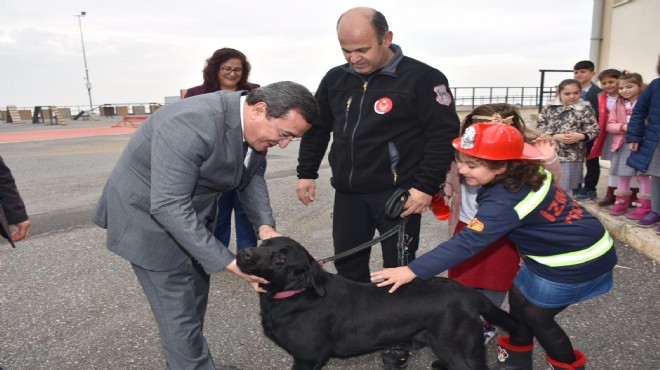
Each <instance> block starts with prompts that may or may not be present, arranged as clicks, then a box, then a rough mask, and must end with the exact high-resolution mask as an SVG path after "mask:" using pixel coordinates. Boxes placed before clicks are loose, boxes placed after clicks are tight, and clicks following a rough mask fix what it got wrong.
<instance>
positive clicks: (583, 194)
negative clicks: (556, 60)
mask: <svg viewBox="0 0 660 370" xmlns="http://www.w3.org/2000/svg"><path fill="white" fill-rule="evenodd" d="M595 76H596V66H594V63H593V62H591V61H590V60H582V61H579V62H577V63H575V66H573V78H575V79H576V80H578V81H579V82H580V87H581V92H580V97H581V98H582V99H583V100H585V101H587V102H589V104H590V105H591V109H593V110H594V113H595V115H596V121H598V120H599V112H598V95H599V94H600V93H601V92H603V90H602V89H601V88H600V87H598V86H597V85H596V84H594V83H593V79H594V77H595ZM603 133H604V130H601V131H600V133H599V135H602V134H603ZM594 139H595V138H594ZM592 145H594V141H593V140H592V141H588V142H586V143H585V148H586V150H587V154H589V152H591V149H592ZM585 164H586V168H587V174H586V175H584V187H580V188H579V189H578V193H577V194H576V195H575V199H576V200H586V199H592V200H595V199H596V198H597V194H596V186H597V185H598V180H599V179H600V162H599V160H598V157H597V156H596V157H587V159H586V160H585Z"/></svg>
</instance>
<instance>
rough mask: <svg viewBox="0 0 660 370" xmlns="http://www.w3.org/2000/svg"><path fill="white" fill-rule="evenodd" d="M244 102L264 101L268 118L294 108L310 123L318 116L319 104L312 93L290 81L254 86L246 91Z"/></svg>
mask: <svg viewBox="0 0 660 370" xmlns="http://www.w3.org/2000/svg"><path fill="white" fill-rule="evenodd" d="M246 102H247V103H248V105H255V104H257V103H259V102H264V103H266V117H268V118H280V117H283V116H286V115H287V114H289V112H290V111H292V110H295V111H296V112H298V113H300V115H301V116H302V117H303V118H304V119H305V121H307V123H309V124H310V125H311V124H313V123H314V122H316V120H317V119H318V116H319V106H318V103H317V102H316V99H314V95H312V93H311V92H309V90H308V89H307V88H306V87H305V86H303V85H300V84H298V83H295V82H291V81H280V82H274V83H272V84H269V85H266V86H262V87H259V88H256V89H254V90H252V91H250V92H249V93H248V95H247V98H246Z"/></svg>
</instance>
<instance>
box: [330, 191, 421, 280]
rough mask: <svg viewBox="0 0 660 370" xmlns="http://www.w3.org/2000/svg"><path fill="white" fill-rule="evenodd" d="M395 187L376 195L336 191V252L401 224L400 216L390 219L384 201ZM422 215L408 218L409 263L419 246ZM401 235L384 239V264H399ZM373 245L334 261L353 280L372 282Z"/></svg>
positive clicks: (384, 265) (334, 217) (334, 225)
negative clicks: (398, 245) (370, 265)
mask: <svg viewBox="0 0 660 370" xmlns="http://www.w3.org/2000/svg"><path fill="white" fill-rule="evenodd" d="M395 190H396V189H392V190H387V191H383V192H379V193H373V194H346V193H341V192H338V191H336V192H335V204H334V211H333V212H334V213H333V218H332V238H333V244H334V247H335V254H337V253H341V252H344V251H346V250H349V249H351V248H353V247H357V246H358V245H360V244H362V243H365V242H367V241H369V240H371V239H373V237H374V233H375V231H376V229H377V230H378V231H379V232H380V234H383V233H385V232H387V231H389V230H390V229H392V228H393V227H398V225H399V223H400V222H401V219H400V218H399V219H396V220H388V219H387V218H386V217H385V204H386V203H387V200H388V199H389V198H390V196H391V195H392V194H393V193H394V191H395ZM421 219H422V217H421V215H419V214H415V215H411V216H409V217H408V221H407V224H406V240H407V242H408V244H407V245H408V255H409V257H408V262H410V261H412V260H414V259H415V252H416V251H417V247H418V246H419V229H420V222H421ZM397 241H398V234H394V235H392V236H390V237H389V238H387V239H385V240H383V241H382V242H381V249H382V253H383V267H397V266H398V249H397ZM370 256H371V248H367V249H364V250H362V251H360V252H358V253H355V254H353V255H350V256H348V257H345V258H342V259H340V260H337V261H335V267H336V268H337V273H338V274H339V275H341V276H343V277H345V278H348V279H350V280H353V281H358V282H364V283H369V282H371V280H370V275H369V274H370V272H369V259H370Z"/></svg>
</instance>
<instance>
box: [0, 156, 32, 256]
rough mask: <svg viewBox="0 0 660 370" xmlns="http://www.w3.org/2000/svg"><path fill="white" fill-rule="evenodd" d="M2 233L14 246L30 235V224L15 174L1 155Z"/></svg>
mask: <svg viewBox="0 0 660 370" xmlns="http://www.w3.org/2000/svg"><path fill="white" fill-rule="evenodd" d="M0 225H1V226H0V235H2V236H3V237H4V238H6V239H7V240H8V241H9V243H10V244H11V246H12V247H14V248H16V245H15V244H14V242H17V241H19V240H21V239H24V238H27V237H28V236H30V226H32V222H31V221H30V220H29V218H28V215H27V211H26V210H25V204H24V203H23V199H22V198H21V195H20V194H19V193H18V188H17V187H16V182H15V181H14V176H12V174H11V171H10V170H9V167H7V165H6V164H5V161H4V160H3V159H2V157H0Z"/></svg>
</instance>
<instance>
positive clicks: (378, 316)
mask: <svg viewBox="0 0 660 370" xmlns="http://www.w3.org/2000/svg"><path fill="white" fill-rule="evenodd" d="M237 264H238V267H239V268H240V269H241V270H242V271H243V272H246V273H248V274H254V275H257V276H261V277H263V278H265V279H267V280H268V281H269V282H270V284H267V285H263V288H264V289H266V290H267V291H268V293H267V294H261V295H260V302H261V324H262V326H263V329H264V333H265V334H266V336H267V337H268V338H270V339H271V340H272V341H273V342H275V343H276V344H277V345H279V346H280V347H282V348H284V349H285V350H286V351H287V352H289V353H290V354H291V355H292V356H293V367H292V369H294V370H301V369H321V368H322V367H323V366H324V365H325V364H326V363H327V362H328V360H329V359H330V358H331V357H352V356H357V355H362V354H365V353H370V352H373V351H376V350H378V349H383V348H386V347H389V346H392V345H396V344H399V343H403V342H407V343H415V344H418V345H428V346H430V347H431V348H432V350H433V353H434V354H435V355H436V356H437V357H438V360H439V361H440V363H441V364H442V365H443V366H446V367H447V368H448V369H450V370H458V369H488V367H487V366H486V364H485V347H484V343H483V329H482V325H481V320H480V318H479V315H482V316H483V317H484V318H485V319H486V320H488V322H490V323H494V324H496V325H498V326H501V327H503V328H504V329H506V330H508V331H510V330H513V329H515V320H514V319H513V318H512V317H511V316H509V314H508V313H506V312H505V311H502V310H500V309H499V308H498V307H496V306H495V305H493V304H492V303H491V302H490V301H489V300H488V299H487V298H486V297H485V296H483V295H482V294H480V293H478V292H476V291H474V290H472V289H470V288H468V287H465V286H463V285H460V284H458V283H456V282H453V281H451V280H448V279H444V278H437V279H434V280H432V281H431V282H428V283H425V282H422V281H420V280H418V279H415V280H414V281H413V282H411V283H409V284H406V285H404V286H402V287H401V288H399V289H398V290H397V291H396V292H395V293H392V294H390V293H388V292H387V289H386V288H378V287H376V286H375V285H372V284H362V283H356V282H353V281H350V280H348V279H345V278H343V277H341V276H339V275H334V274H331V273H329V272H327V271H325V270H323V268H322V267H321V266H320V265H319V264H318V262H316V261H315V260H314V258H312V256H311V255H310V254H309V253H308V252H307V250H306V249H305V248H303V247H302V246H301V245H300V244H298V243H297V242H295V241H294V240H292V239H290V238H286V237H279V238H273V239H270V240H267V241H265V242H264V243H262V244H261V246H259V247H258V248H249V249H243V250H241V251H239V252H238V254H237Z"/></svg>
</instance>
